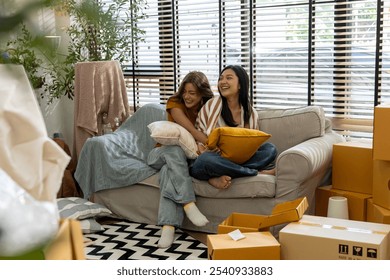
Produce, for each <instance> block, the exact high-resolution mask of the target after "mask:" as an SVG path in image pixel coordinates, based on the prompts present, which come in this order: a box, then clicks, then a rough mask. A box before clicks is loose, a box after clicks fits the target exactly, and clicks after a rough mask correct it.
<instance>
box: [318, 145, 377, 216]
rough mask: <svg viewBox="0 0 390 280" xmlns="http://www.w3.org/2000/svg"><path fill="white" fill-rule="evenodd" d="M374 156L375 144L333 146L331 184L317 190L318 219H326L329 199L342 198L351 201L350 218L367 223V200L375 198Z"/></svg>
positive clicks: (349, 207)
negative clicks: (373, 195) (373, 189)
mask: <svg viewBox="0 0 390 280" xmlns="http://www.w3.org/2000/svg"><path fill="white" fill-rule="evenodd" d="M372 154H373V150H372V141H365V142H343V143H338V144H334V145H333V168H332V185H331V186H324V187H320V188H318V189H317V191H316V207H315V209H316V210H315V214H316V215H317V216H327V211H328V201H329V197H331V196H343V197H346V198H347V200H348V212H349V213H348V214H349V219H351V220H357V221H366V219H367V200H368V199H369V198H371V197H372V185H373V160H372V158H373V155H372Z"/></svg>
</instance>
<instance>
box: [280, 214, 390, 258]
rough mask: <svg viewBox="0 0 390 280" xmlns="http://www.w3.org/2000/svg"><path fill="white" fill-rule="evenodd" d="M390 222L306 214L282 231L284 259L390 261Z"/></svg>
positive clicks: (282, 255) (281, 240)
mask: <svg viewBox="0 0 390 280" xmlns="http://www.w3.org/2000/svg"><path fill="white" fill-rule="evenodd" d="M389 234H390V225H384V224H378V223H368V222H360V221H351V220H344V219H335V218H326V217H318V216H309V215H303V217H302V219H301V220H300V221H298V222H293V223H290V224H288V225H287V226H285V227H284V228H283V229H282V230H281V231H280V232H279V242H280V245H281V258H282V259H283V260H388V259H390V252H389V251H390V250H389V249H390V248H389V246H390V244H389V239H390V238H389Z"/></svg>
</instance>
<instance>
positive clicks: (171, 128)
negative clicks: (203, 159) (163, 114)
mask: <svg viewBox="0 0 390 280" xmlns="http://www.w3.org/2000/svg"><path fill="white" fill-rule="evenodd" d="M148 128H149V130H150V136H151V137H152V138H153V139H154V141H156V142H157V143H160V144H162V145H178V146H180V147H181V148H182V149H183V151H184V153H185V154H186V156H187V158H191V159H194V158H196V157H197V156H198V154H197V150H198V147H197V145H196V142H195V139H194V137H193V136H192V135H191V133H189V132H188V130H187V129H185V128H184V127H182V126H181V125H179V124H177V123H174V122H170V121H156V122H152V123H151V124H149V125H148Z"/></svg>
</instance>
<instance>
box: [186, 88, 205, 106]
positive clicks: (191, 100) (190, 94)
mask: <svg viewBox="0 0 390 280" xmlns="http://www.w3.org/2000/svg"><path fill="white" fill-rule="evenodd" d="M183 100H184V104H185V105H186V107H187V108H188V109H192V108H197V106H198V105H199V103H200V101H201V100H202V95H201V94H200V93H199V91H198V89H197V88H196V87H195V86H194V85H193V84H192V83H186V84H185V86H184V91H183Z"/></svg>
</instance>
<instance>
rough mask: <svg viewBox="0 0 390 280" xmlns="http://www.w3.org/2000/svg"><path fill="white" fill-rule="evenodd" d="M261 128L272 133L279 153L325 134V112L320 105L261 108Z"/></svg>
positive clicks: (259, 113) (272, 141) (271, 140)
mask: <svg viewBox="0 0 390 280" xmlns="http://www.w3.org/2000/svg"><path fill="white" fill-rule="evenodd" d="M258 115H259V129H260V130H262V131H264V132H267V133H269V134H271V135H272V138H270V139H269V142H271V143H273V144H274V145H275V146H276V148H277V150H278V153H279V154H280V153H281V152H283V151H285V150H287V149H289V148H291V147H293V146H295V145H297V144H299V143H302V142H304V141H306V140H308V139H311V138H314V137H319V136H323V135H324V133H325V114H324V110H323V108H322V107H320V106H305V107H301V108H292V109H267V110H259V111H258Z"/></svg>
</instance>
